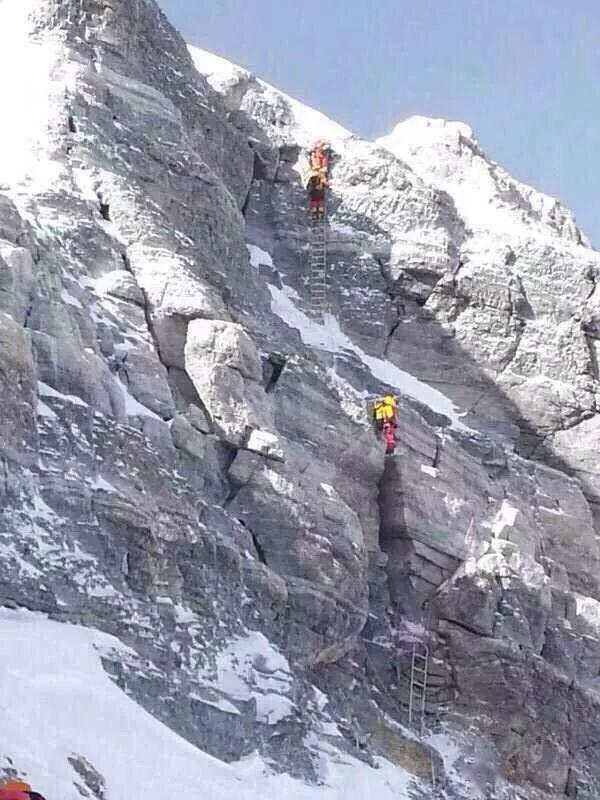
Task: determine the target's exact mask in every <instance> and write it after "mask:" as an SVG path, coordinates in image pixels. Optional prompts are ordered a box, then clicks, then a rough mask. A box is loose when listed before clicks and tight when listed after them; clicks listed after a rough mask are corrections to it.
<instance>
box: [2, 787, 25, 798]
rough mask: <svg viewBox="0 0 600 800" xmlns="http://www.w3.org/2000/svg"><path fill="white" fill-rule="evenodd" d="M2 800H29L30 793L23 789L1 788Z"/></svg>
mask: <svg viewBox="0 0 600 800" xmlns="http://www.w3.org/2000/svg"><path fill="white" fill-rule="evenodd" d="M0 800H29V793H28V792H26V791H24V790H23V789H13V788H11V787H10V786H0Z"/></svg>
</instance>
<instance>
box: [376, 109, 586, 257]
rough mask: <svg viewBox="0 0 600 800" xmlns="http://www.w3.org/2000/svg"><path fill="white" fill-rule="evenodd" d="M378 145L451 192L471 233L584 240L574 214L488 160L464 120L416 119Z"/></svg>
mask: <svg viewBox="0 0 600 800" xmlns="http://www.w3.org/2000/svg"><path fill="white" fill-rule="evenodd" d="M378 144H380V145H381V146H383V147H385V148H386V149H388V150H389V151H390V152H391V153H393V154H394V155H396V156H398V158H401V159H403V160H404V161H405V162H406V163H407V164H409V165H410V167H411V168H412V169H413V170H414V171H415V172H416V173H417V174H418V175H419V176H420V177H421V178H422V179H423V180H424V181H426V182H428V183H433V184H434V185H435V186H437V187H439V188H440V189H443V190H444V191H446V192H448V193H449V194H450V195H451V196H452V198H453V200H454V202H455V203H456V206H457V208H458V211H459V213H460V214H461V216H462V217H463V219H464V220H465V222H466V223H467V225H468V226H469V227H470V228H471V229H472V230H473V231H480V232H481V231H483V232H489V231H491V230H493V231H494V233H495V234H496V235H497V234H500V233H505V234H508V235H512V236H520V235H522V234H523V233H524V231H523V226H527V227H528V230H527V231H526V233H527V234H528V235H531V234H532V233H534V234H535V235H539V236H544V235H548V234H549V233H550V234H552V235H559V236H561V237H564V238H565V239H567V240H568V241H571V242H573V243H575V244H580V243H581V242H582V236H581V233H580V231H579V229H578V228H577V225H576V223H575V220H574V218H573V215H572V213H571V212H570V211H569V210H568V209H565V208H564V207H563V206H562V205H561V203H560V202H559V201H558V200H556V199H555V198H553V197H550V196H549V195H546V194H544V193H542V192H538V191H537V190H536V189H534V188H533V187H531V186H528V185H527V184H524V183H521V182H520V181H518V180H516V179H515V178H513V177H512V176H511V175H509V173H508V172H507V171H506V170H505V169H503V168H502V167H501V166H499V165H498V164H496V163H495V162H494V161H492V160H491V159H489V158H488V157H487V156H486V154H485V153H484V151H483V150H482V148H481V146H480V145H479V142H478V141H477V139H476V138H475V136H474V134H473V131H472V129H471V128H470V127H469V126H468V125H466V124H465V123H463V122H454V121H450V120H446V119H432V118H429V117H423V116H413V117H410V118H409V119H407V120H405V121H403V122H400V123H399V124H398V125H396V127H395V128H394V130H393V131H392V132H391V133H390V134H389V135H388V136H384V137H382V138H381V139H379V140H378Z"/></svg>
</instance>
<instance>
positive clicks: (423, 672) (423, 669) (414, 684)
mask: <svg viewBox="0 0 600 800" xmlns="http://www.w3.org/2000/svg"><path fill="white" fill-rule="evenodd" d="M428 669H429V647H428V646H427V645H426V644H425V643H424V642H414V644H413V651H412V660H411V665H410V691H409V695H408V727H409V728H412V729H413V730H414V731H415V732H416V733H418V734H419V736H423V733H424V731H425V705H426V701H427V672H428Z"/></svg>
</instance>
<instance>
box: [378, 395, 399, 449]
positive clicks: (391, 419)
mask: <svg viewBox="0 0 600 800" xmlns="http://www.w3.org/2000/svg"><path fill="white" fill-rule="evenodd" d="M373 417H374V419H375V424H376V425H377V430H378V431H379V432H380V433H381V434H382V437H383V441H384V444H385V454H386V456H391V455H393V454H394V452H395V450H396V427H397V426H398V404H397V403H396V399H395V398H394V397H393V396H392V395H391V394H386V395H384V396H383V397H380V398H378V399H377V400H375V402H374V403H373Z"/></svg>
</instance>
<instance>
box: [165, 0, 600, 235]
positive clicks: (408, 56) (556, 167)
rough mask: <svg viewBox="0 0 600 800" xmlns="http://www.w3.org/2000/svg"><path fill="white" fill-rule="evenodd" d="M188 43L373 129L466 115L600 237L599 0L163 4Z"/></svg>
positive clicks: (172, 0)
mask: <svg viewBox="0 0 600 800" xmlns="http://www.w3.org/2000/svg"><path fill="white" fill-rule="evenodd" d="M159 3H160V5H161V6H162V8H163V9H164V10H165V11H166V13H167V15H168V16H169V18H170V19H171V21H172V22H173V23H174V24H175V25H176V26H177V27H178V28H179V29H180V30H181V32H182V33H183V34H184V36H185V37H186V39H187V40H188V41H189V42H191V43H192V44H197V45H199V46H200V47H203V48H205V49H206V50H211V51H213V52H215V53H218V54H219V55H222V56H224V57H225V58H228V59H229V60H231V61H234V62H236V63H239V64H242V65H243V66H245V67H247V68H249V69H251V70H252V71H253V72H255V73H256V74H258V75H260V77H262V78H264V79H265V80H268V81H269V82H270V83H273V84H274V85H275V86H277V87H278V88H280V89H282V90H284V91H286V92H288V93H289V94H291V95H293V96H294V97H297V98H298V99H300V100H303V101H304V102H306V103H308V104H309V105H312V106H315V107H317V108H319V109H320V110H321V111H323V112H324V113H326V114H327V115H328V116H330V117H332V118H333V119H335V120H336V121H338V122H340V123H341V124H343V125H345V126H346V127H348V128H350V129H351V130H353V131H355V132H356V133H359V134H361V135H363V136H366V137H367V138H374V137H377V136H380V135H382V134H384V133H387V132H388V131H389V130H390V129H391V128H392V127H393V126H394V124H395V123H396V122H398V121H400V120H402V119H405V118H406V117H407V116H410V115H411V114H425V115H427V116H441V117H447V118H450V119H459V120H462V121H464V122H467V123H468V124H469V125H471V127H472V128H473V130H474V131H475V134H476V136H477V138H478V139H479V141H480V143H481V145H482V146H483V148H484V150H485V151H486V152H487V153H488V154H489V155H490V156H492V157H493V158H494V159H495V160H496V161H499V162H500V163H501V164H502V165H503V166H505V167H506V168H507V169H508V170H509V172H511V173H512V174H513V175H515V177H517V178H520V179H521V180H524V181H526V182H528V183H531V184H533V185H534V186H536V188H538V189H541V190H542V191H545V192H548V193H549V194H552V195H555V196H557V197H559V198H560V199H561V200H562V201H563V202H564V203H565V204H566V205H568V206H569V207H570V208H572V209H573V210H574V212H575V215H576V218H577V221H578V222H579V224H580V225H581V226H582V227H583V229H584V230H585V231H586V233H587V234H588V235H589V236H590V237H591V238H592V240H593V241H594V243H595V244H596V245H600V159H599V157H598V156H599V153H600V4H599V3H598V0H576V1H575V2H574V3H565V2H564V0H362V1H361V2H357V0H321V2H320V3H319V2H315V3H310V2H306V0H304V2H302V0H300V2H298V1H297V0H159Z"/></svg>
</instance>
